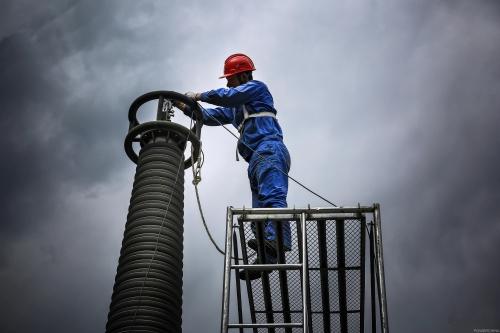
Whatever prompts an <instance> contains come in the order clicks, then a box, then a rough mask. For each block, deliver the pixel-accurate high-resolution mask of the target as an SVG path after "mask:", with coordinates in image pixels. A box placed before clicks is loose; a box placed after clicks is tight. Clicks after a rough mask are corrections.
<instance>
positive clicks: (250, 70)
mask: <svg viewBox="0 0 500 333" xmlns="http://www.w3.org/2000/svg"><path fill="white" fill-rule="evenodd" d="M254 70H255V68H254V69H245V70H243V71H239V72H236V73H231V74H224V75H222V76H219V79H223V78H225V77H228V76H233V75H236V74H239V73H245V72H253V71H254Z"/></svg>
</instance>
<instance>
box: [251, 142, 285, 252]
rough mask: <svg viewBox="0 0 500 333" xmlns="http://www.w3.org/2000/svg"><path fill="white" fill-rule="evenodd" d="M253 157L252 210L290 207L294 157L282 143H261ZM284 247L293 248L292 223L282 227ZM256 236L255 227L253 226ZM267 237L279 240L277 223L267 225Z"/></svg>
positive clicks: (265, 227)
mask: <svg viewBox="0 0 500 333" xmlns="http://www.w3.org/2000/svg"><path fill="white" fill-rule="evenodd" d="M256 152H257V153H253V154H252V157H251V159H250V162H249V165H248V178H249V179H250V189H251V190H252V207H254V208H282V207H287V202H286V196H287V194H288V177H287V175H288V171H289V170H290V154H289V153H288V149H287V148H286V146H285V144H284V143H283V141H281V140H277V141H266V142H263V143H261V144H260V145H259V146H258V147H257V150H256ZM282 230H283V245H284V246H285V247H288V248H289V249H290V248H291V243H292V240H291V231H290V223H289V222H283V223H282ZM252 231H253V232H254V234H255V224H253V223H252ZM264 237H265V239H267V240H276V223H275V222H272V221H267V222H266V223H265V226H264Z"/></svg>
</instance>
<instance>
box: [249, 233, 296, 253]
mask: <svg viewBox="0 0 500 333" xmlns="http://www.w3.org/2000/svg"><path fill="white" fill-rule="evenodd" d="M247 244H248V247H249V248H251V249H252V250H254V251H255V252H258V251H257V249H258V245H257V240H256V239H255V238H253V239H250V240H249V241H248V242H247ZM283 250H284V251H285V252H287V251H290V247H288V246H286V245H285V244H283ZM264 251H265V252H266V256H267V255H270V256H272V257H274V258H277V257H278V244H277V242H276V241H275V240H267V239H266V240H265V241H264Z"/></svg>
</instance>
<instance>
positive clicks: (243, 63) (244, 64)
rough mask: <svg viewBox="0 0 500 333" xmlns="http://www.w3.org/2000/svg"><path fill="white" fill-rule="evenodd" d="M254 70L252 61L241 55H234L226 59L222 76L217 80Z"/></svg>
mask: <svg viewBox="0 0 500 333" xmlns="http://www.w3.org/2000/svg"><path fill="white" fill-rule="evenodd" d="M254 70H255V66H254V65H253V61H252V59H250V58H249V57H248V56H246V55H244V54H243V53H235V54H232V55H230V56H229V57H227V59H226V61H224V75H222V76H221V77H219V79H222V78H225V77H228V76H231V75H234V74H238V73H243V72H248V71H254Z"/></svg>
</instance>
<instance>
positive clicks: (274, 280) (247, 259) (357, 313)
mask: <svg viewBox="0 0 500 333" xmlns="http://www.w3.org/2000/svg"><path fill="white" fill-rule="evenodd" d="M358 216H359V217H356V218H349V219H328V218H322V219H307V220H306V223H305V226H306V227H305V232H306V241H307V259H308V260H307V262H308V267H307V278H308V279H307V280H308V283H307V288H308V295H309V299H307V300H306V302H307V304H309V306H308V309H307V311H308V312H309V318H310V319H309V320H310V323H309V325H310V326H309V327H310V329H311V331H312V332H315V333H316V332H361V329H362V327H363V325H362V320H363V315H362V312H363V311H362V304H363V298H364V294H363V290H364V273H363V271H364V264H363V263H364V261H363V260H364V246H363V243H364V232H365V225H364V224H365V222H364V217H363V216H362V215H358ZM255 223H262V224H263V223H264V220H262V221H251V222H250V221H248V220H245V219H243V218H240V219H239V228H238V231H239V233H240V238H239V240H240V241H239V244H235V246H239V247H241V246H242V245H243V246H244V248H242V249H241V250H243V251H241V253H243V262H244V264H252V263H254V261H255V259H256V258H257V257H258V255H257V253H256V251H255V249H254V248H253V247H255V246H252V247H251V246H248V244H249V241H250V240H252V239H255V238H256V233H255ZM283 223H289V225H290V228H291V236H292V242H291V243H292V244H291V249H290V250H289V251H284V262H281V263H284V264H285V263H286V264H301V263H302V258H303V257H302V256H303V253H302V250H301V245H302V242H301V234H302V230H301V227H300V224H299V223H298V219H295V220H290V221H285V222H283ZM253 242H254V241H253ZM280 274H281V276H280ZM262 276H263V278H259V279H256V280H252V281H248V282H249V283H248V284H247V287H248V288H247V291H248V296H249V300H252V301H250V311H251V312H252V317H253V318H254V320H255V321H254V323H258V324H265V323H269V319H270V317H272V320H273V323H286V322H288V323H290V322H292V323H302V322H303V318H304V317H303V311H304V305H303V304H304V302H303V299H302V295H303V291H302V274H301V271H300V270H284V271H281V272H279V271H277V270H275V271H270V272H269V273H264V274H263V275H262ZM267 281H268V282H267ZM242 282H243V283H244V281H242ZM284 282H285V283H286V286H283V283H284ZM284 287H285V288H284ZM267 289H268V290H267ZM266 297H269V298H270V299H268V300H266ZM270 314H272V316H270ZM247 330H248V329H246V330H245V331H247ZM250 331H252V330H251V329H250V330H248V332H250ZM255 331H257V332H284V333H290V332H292V333H293V332H302V331H303V328H297V327H295V328H273V329H271V328H258V329H256V330H255Z"/></svg>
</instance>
